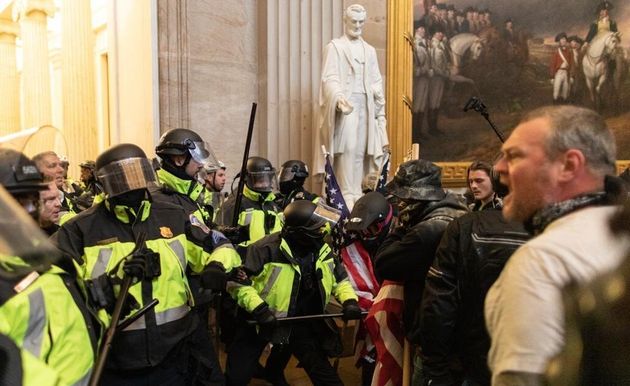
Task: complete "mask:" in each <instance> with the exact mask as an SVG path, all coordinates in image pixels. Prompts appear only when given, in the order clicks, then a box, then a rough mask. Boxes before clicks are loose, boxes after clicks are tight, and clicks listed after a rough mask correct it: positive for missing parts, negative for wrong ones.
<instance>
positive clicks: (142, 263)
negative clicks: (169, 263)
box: [123, 254, 147, 281]
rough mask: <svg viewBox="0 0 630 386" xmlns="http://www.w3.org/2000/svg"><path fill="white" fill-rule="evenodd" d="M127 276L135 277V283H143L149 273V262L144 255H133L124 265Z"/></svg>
mask: <svg viewBox="0 0 630 386" xmlns="http://www.w3.org/2000/svg"><path fill="white" fill-rule="evenodd" d="M123 271H125V274H127V275H129V276H131V277H133V278H134V279H135V280H134V281H142V279H144V276H145V274H146V271H147V261H146V259H145V257H144V256H143V255H135V254H134V255H132V256H131V257H129V258H128V259H127V260H125V263H124V265H123Z"/></svg>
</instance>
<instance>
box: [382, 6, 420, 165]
mask: <svg viewBox="0 0 630 386" xmlns="http://www.w3.org/2000/svg"><path fill="white" fill-rule="evenodd" d="M387 14H388V25H387V82H388V86H387V105H386V106H385V108H386V110H387V131H388V135H389V143H390V146H391V149H392V160H393V165H392V166H393V167H397V165H399V164H400V163H401V162H402V161H403V158H404V157H405V155H406V154H407V153H408V152H410V150H411V103H412V101H411V95H412V94H411V88H412V84H411V83H412V80H413V77H412V70H413V62H412V56H411V55H412V47H411V39H412V36H413V35H412V34H411V30H412V28H413V3H412V1H411V0H396V1H388V2H387ZM420 153H421V154H422V149H420ZM392 170H396V169H392Z"/></svg>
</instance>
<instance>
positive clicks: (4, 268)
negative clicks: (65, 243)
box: [0, 186, 59, 280]
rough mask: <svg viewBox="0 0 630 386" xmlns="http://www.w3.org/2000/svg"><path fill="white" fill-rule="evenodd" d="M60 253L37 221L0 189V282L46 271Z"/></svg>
mask: <svg viewBox="0 0 630 386" xmlns="http://www.w3.org/2000/svg"><path fill="white" fill-rule="evenodd" d="M58 253H59V252H58V250H57V249H56V248H55V247H54V246H53V245H52V243H51V242H50V241H48V238H47V237H46V235H45V234H44V233H43V232H42V231H41V230H40V229H39V227H38V226H37V224H35V222H34V221H33V219H32V218H31V217H30V216H29V215H28V214H27V213H26V212H25V211H24V209H23V208H22V207H21V206H20V205H19V204H18V203H17V201H15V200H14V199H13V197H12V196H11V195H10V194H9V193H8V192H7V191H6V190H5V189H4V188H3V187H1V186H0V280H2V279H4V280H13V279H19V278H21V277H23V276H25V275H28V274H29V273H31V272H33V271H38V272H44V271H46V270H47V269H48V268H49V267H50V265H51V264H52V263H53V262H54V261H55V260H56V259H57V258H58Z"/></svg>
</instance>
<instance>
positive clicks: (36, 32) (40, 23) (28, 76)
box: [13, 0, 55, 128]
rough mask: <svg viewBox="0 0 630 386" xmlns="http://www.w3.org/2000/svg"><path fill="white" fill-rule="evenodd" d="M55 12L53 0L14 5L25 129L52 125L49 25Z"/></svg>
mask: <svg viewBox="0 0 630 386" xmlns="http://www.w3.org/2000/svg"><path fill="white" fill-rule="evenodd" d="M54 10H55V7H54V4H53V1H52V0H17V1H16V2H15V4H14V5H13V19H14V20H15V21H17V22H19V24H20V36H21V38H22V44H23V50H22V51H23V58H24V60H23V63H24V65H23V69H22V93H23V94H22V95H23V103H24V107H23V112H24V113H23V122H22V127H23V128H29V127H34V126H41V125H47V124H50V123H51V103H50V102H51V99H50V98H51V93H50V69H49V60H48V31H47V26H48V16H52V15H53V14H54Z"/></svg>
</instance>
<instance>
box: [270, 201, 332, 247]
mask: <svg viewBox="0 0 630 386" xmlns="http://www.w3.org/2000/svg"><path fill="white" fill-rule="evenodd" d="M283 214H284V228H283V231H284V232H285V234H289V235H291V236H293V237H294V238H310V239H322V238H323V237H324V236H325V235H326V233H327V231H328V230H330V229H331V228H332V227H334V226H335V225H337V223H338V222H339V219H340V217H341V212H339V210H337V209H335V208H332V207H330V206H327V205H324V204H322V203H317V204H314V203H312V202H311V201H307V200H298V201H294V202H292V203H290V204H289V205H288V206H287V207H286V208H285V209H284V212H283Z"/></svg>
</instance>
